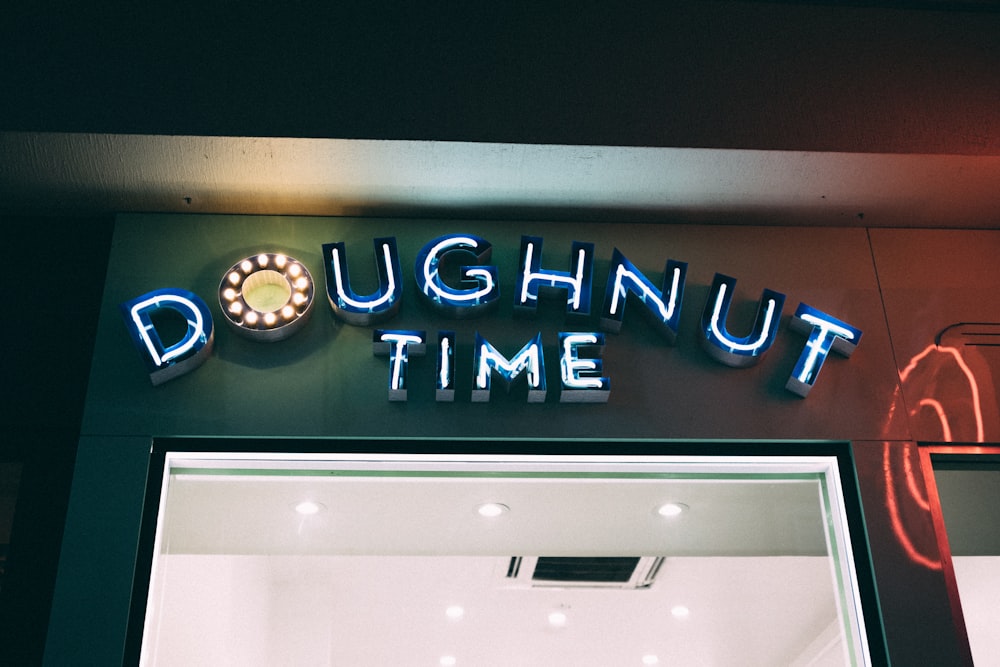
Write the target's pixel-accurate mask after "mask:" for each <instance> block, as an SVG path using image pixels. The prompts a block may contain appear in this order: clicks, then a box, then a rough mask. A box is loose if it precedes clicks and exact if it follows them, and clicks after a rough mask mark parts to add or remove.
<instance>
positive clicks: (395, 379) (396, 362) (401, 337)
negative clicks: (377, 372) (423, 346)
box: [379, 333, 423, 389]
mask: <svg viewBox="0 0 1000 667" xmlns="http://www.w3.org/2000/svg"><path fill="white" fill-rule="evenodd" d="M379 340H381V341H382V342H384V343H395V349H394V353H393V354H392V355H390V356H391V357H392V379H391V380H390V383H391V384H390V387H391V388H392V389H399V388H400V384H401V382H400V378H401V377H402V374H403V367H404V366H405V364H406V346H407V345H409V344H410V343H413V344H415V345H416V344H418V343H422V342H423V339H422V338H421V337H420V336H413V335H409V334H396V333H385V334H382V336H380V338H379Z"/></svg>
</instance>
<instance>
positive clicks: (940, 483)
mask: <svg viewBox="0 0 1000 667" xmlns="http://www.w3.org/2000/svg"><path fill="white" fill-rule="evenodd" d="M932 460H933V459H932ZM934 481H935V483H936V484H937V491H938V497H939V498H940V500H941V513H942V515H943V518H944V525H945V531H946V532H947V534H948V546H949V548H950V549H951V561H952V566H953V568H954V570H955V580H956V583H957V584H958V595H959V598H960V599H961V603H962V616H964V618H965V628H966V632H967V633H968V637H969V644H970V647H971V649H972V657H973V659H974V660H975V663H976V664H977V665H993V664H998V663H1000V636H998V634H997V631H996V621H997V600H998V599H1000V509H998V508H1000V464H995V463H994V464H990V463H981V462H980V463H976V462H970V461H969V460H968V459H966V462H965V463H955V462H954V460H952V461H951V462H938V461H935V462H934Z"/></svg>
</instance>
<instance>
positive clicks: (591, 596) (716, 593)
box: [143, 454, 868, 667]
mask: <svg viewBox="0 0 1000 667" xmlns="http://www.w3.org/2000/svg"><path fill="white" fill-rule="evenodd" d="M367 458H368V459H369V460H361V458H360V457H359V458H356V459H352V458H347V457H344V458H339V459H333V458H329V459H324V458H322V457H305V456H303V457H299V458H297V459H295V460H291V459H292V457H288V456H286V458H284V459H278V458H274V459H271V460H266V459H256V460H250V459H246V458H244V459H243V460H237V459H236V458H235V457H234V458H223V457H219V456H217V455H207V456H205V457H202V458H192V457H191V456H190V455H187V454H185V455H183V456H180V455H178V456H176V457H173V456H169V457H168V460H167V469H166V474H165V476H164V489H163V492H162V497H161V506H160V518H159V522H158V533H157V538H156V539H157V542H156V546H155V556H154V562H153V568H152V577H151V584H150V594H149V599H148V605H147V611H146V623H145V632H144V636H143V663H144V664H148V665H154V664H155V665H175V664H183V665H220V664H233V665H237V664H238V665H254V664H259V665H428V666H431V667H434V666H437V665H460V666H464V665H476V666H477V667H490V666H494V665H496V666H503V667H509V666H510V665H521V666H530V665H545V666H551V665H574V666H587V665H600V666H602V667H604V666H607V665H655V664H662V665H679V664H683V665H726V666H730V665H734V664H740V665H769V666H770V665H778V664H781V665H803V666H804V665H814V666H815V665H851V664H866V663H867V662H868V657H867V655H866V648H865V643H864V639H863V638H864V636H865V635H864V628H863V625H862V619H861V615H860V606H859V600H858V596H857V594H856V592H855V591H856V590H857V587H856V583H855V576H854V570H853V567H852V564H851V561H850V557H849V554H850V553H851V551H850V545H849V544H848V543H847V537H846V523H845V521H846V519H845V516H844V511H843V509H842V505H841V502H840V494H839V485H838V483H837V479H838V478H837V476H836V470H835V460H833V459H802V458H795V459H775V458H753V457H741V458H739V459H724V460H719V459H708V458H703V459H696V458H684V459H681V458H646V459H641V460H640V459H635V460H625V461H623V460H622V459H621V458H617V459H614V460H611V459H607V460H604V459H598V458H589V459H581V458H573V459H561V458H538V457H532V458H520V459H512V458H507V459H505V460H495V459H489V458H476V457H463V458H454V459H445V458H436V459H434V460H432V459H429V458H427V459H421V458H415V457H409V458H395V459H394V458H385V459H382V460H377V461H372V460H370V459H371V457H367Z"/></svg>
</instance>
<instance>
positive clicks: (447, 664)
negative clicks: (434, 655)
mask: <svg viewBox="0 0 1000 667" xmlns="http://www.w3.org/2000/svg"><path fill="white" fill-rule="evenodd" d="M438 662H439V663H440V664H441V665H442V667H451V666H452V665H457V664H458V660H457V659H456V658H455V656H453V655H442V656H441V659H440V660H438Z"/></svg>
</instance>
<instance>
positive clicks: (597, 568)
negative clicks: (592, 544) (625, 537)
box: [504, 556, 663, 589]
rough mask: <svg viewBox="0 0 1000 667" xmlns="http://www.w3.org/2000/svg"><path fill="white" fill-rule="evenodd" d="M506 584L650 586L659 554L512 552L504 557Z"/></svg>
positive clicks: (657, 568)
mask: <svg viewBox="0 0 1000 667" xmlns="http://www.w3.org/2000/svg"><path fill="white" fill-rule="evenodd" d="M504 565H505V571H506V576H505V577H504V581H505V584H506V586H507V587H509V588H622V589H639V588H649V587H650V586H652V584H653V581H654V580H655V579H656V575H657V574H658V573H659V571H660V567H661V566H662V565H663V557H662V556H655V557H653V556H645V557H641V556H512V557H511V558H510V560H508V561H505V563H504Z"/></svg>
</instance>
